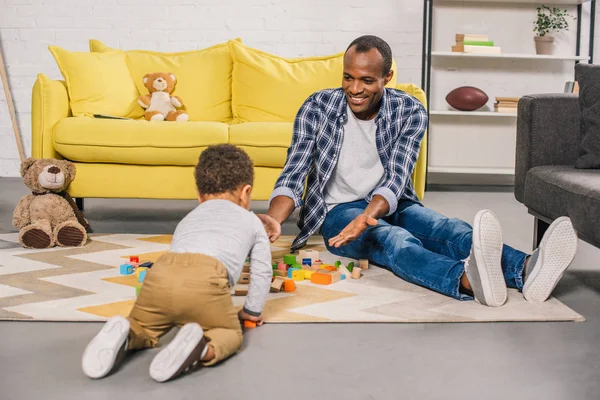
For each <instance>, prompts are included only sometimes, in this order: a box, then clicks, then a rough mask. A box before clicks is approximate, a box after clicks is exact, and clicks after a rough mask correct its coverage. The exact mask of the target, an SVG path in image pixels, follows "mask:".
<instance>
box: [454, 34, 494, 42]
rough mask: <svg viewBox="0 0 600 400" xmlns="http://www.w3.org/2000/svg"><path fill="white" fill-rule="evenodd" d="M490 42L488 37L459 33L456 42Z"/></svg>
mask: <svg viewBox="0 0 600 400" xmlns="http://www.w3.org/2000/svg"><path fill="white" fill-rule="evenodd" d="M488 40H490V38H489V37H488V35H482V34H478V33H457V34H456V41H457V42H465V41H467V42H468V41H474V42H487V41H488Z"/></svg>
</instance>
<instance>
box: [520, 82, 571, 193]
mask: <svg viewBox="0 0 600 400" xmlns="http://www.w3.org/2000/svg"><path fill="white" fill-rule="evenodd" d="M580 120H581V110H580V108H579V97H578V95H577V94H570V93H552V94H536V95H527V96H523V97H521V99H520V100H519V105H518V111H517V144H516V145H517V148H516V159H515V189H514V191H515V198H516V199H517V200H518V201H520V202H521V203H522V202H523V193H524V190H525V177H526V176H527V171H529V170H530V169H531V168H533V167H537V166H540V165H573V164H575V160H576V159H577V157H578V156H579V146H578V144H579V141H580V137H581V129H580Z"/></svg>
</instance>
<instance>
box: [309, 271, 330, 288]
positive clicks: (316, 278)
mask: <svg viewBox="0 0 600 400" xmlns="http://www.w3.org/2000/svg"><path fill="white" fill-rule="evenodd" d="M331 278H332V276H331V274H328V273H326V272H315V273H314V274H312V276H311V277H310V282H311V283H314V284H316V285H330V284H331Z"/></svg>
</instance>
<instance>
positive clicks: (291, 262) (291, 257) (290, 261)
mask: <svg viewBox="0 0 600 400" xmlns="http://www.w3.org/2000/svg"><path fill="white" fill-rule="evenodd" d="M283 262H284V263H285V264H287V265H294V264H296V256H295V255H293V254H288V255H286V256H283Z"/></svg>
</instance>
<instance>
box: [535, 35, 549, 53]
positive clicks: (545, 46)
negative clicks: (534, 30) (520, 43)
mask: <svg viewBox="0 0 600 400" xmlns="http://www.w3.org/2000/svg"><path fill="white" fill-rule="evenodd" d="M533 40H534V41H535V53H536V54H552V48H553V46H554V37H553V36H535V37H534V38H533Z"/></svg>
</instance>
